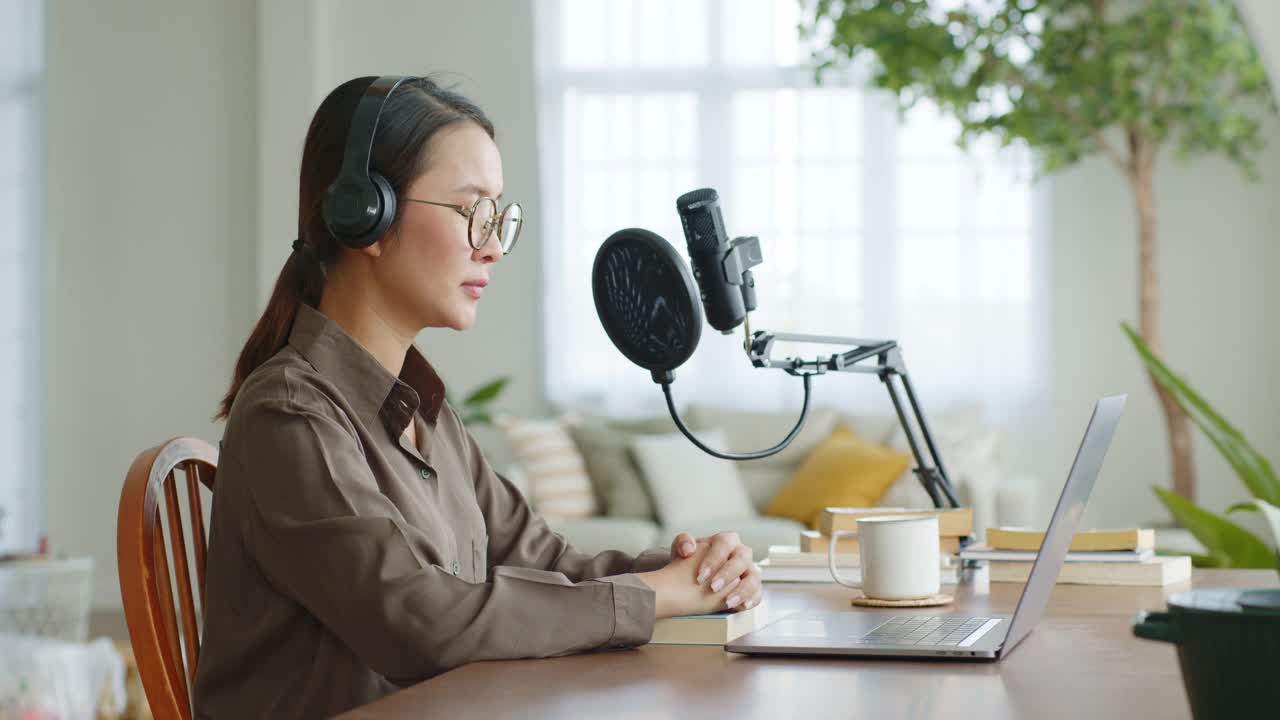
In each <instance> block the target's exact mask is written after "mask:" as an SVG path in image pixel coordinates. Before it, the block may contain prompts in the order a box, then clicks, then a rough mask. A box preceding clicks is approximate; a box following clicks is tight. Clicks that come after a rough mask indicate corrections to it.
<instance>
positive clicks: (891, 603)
mask: <svg viewBox="0 0 1280 720" xmlns="http://www.w3.org/2000/svg"><path fill="white" fill-rule="evenodd" d="M953 600H955V598H953V597H951V596H950V595H945V594H942V593H939V594H937V595H931V596H930V597H927V598H916V599H915V600H877V599H875V598H869V597H867V596H866V595H855V596H854V597H853V604H854V605H863V606H866V607H933V606H934V605H950V604H951V602H952V601H953Z"/></svg>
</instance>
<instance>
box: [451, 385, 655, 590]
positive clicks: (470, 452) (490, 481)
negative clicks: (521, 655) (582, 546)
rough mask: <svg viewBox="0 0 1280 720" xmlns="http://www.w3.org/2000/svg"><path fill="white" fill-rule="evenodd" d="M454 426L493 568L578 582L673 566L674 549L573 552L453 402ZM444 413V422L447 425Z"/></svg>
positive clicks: (452, 415) (452, 417)
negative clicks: (492, 458)
mask: <svg viewBox="0 0 1280 720" xmlns="http://www.w3.org/2000/svg"><path fill="white" fill-rule="evenodd" d="M444 407H445V408H448V410H447V412H448V413H449V422H450V423H456V424H457V429H458V432H459V433H461V435H462V436H463V437H464V438H465V441H466V448H467V450H466V452H467V462H468V464H469V466H470V467H471V469H472V473H473V476H474V479H475V483H476V499H477V500H478V501H479V503H480V510H481V512H483V513H484V520H485V527H486V528H487V532H488V533H489V546H488V552H489V561H490V564H491V565H495V566H499V565H507V566H516V567H527V568H541V569H545V570H552V571H555V572H559V573H563V574H564V576H565V577H567V578H569V579H570V580H573V581H575V582H576V581H581V580H590V579H593V578H602V577H608V576H614V575H621V574H624V573H639V572H648V571H650V570H657V569H659V568H662V567H665V566H666V565H667V564H668V563H670V562H671V551H670V550H664V549H661V548H653V549H650V550H646V551H644V552H642V553H641V554H639V555H631V554H629V553H625V552H622V551H620V550H606V551H604V552H602V553H599V554H597V555H587V554H585V553H580V552H578V551H577V550H574V549H573V547H572V546H570V545H569V542H568V541H567V540H565V539H564V536H563V535H561V534H559V533H557V532H555V531H554V530H552V529H551V527H550V526H548V525H547V521H546V520H545V519H543V517H542V516H541V515H539V514H537V513H536V512H534V511H533V508H531V507H530V506H529V503H528V501H527V500H525V498H524V495H522V494H521V493H520V491H519V490H517V489H516V487H515V486H514V485H512V484H511V482H510V481H509V480H507V479H506V478H505V477H503V476H502V475H500V474H498V473H497V472H495V471H494V470H493V467H492V466H491V465H490V464H489V461H488V460H487V459H485V457H484V453H482V452H481V451H480V448H479V445H477V444H476V441H475V439H474V438H472V437H471V434H470V433H469V432H467V430H466V428H465V427H463V426H462V422H461V420H459V419H458V417H457V414H456V413H455V412H454V411H453V409H452V408H450V407H449V406H448V404H445V405H444ZM444 421H445V420H444V415H443V414H442V416H441V420H440V422H444Z"/></svg>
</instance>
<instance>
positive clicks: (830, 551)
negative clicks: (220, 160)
mask: <svg viewBox="0 0 1280 720" xmlns="http://www.w3.org/2000/svg"><path fill="white" fill-rule="evenodd" d="M857 534H858V533H857V532H855V531H853V530H836V531H835V532H832V533H831V544H830V545H829V546H828V547H827V569H829V570H830V571H831V577H832V579H834V580H835V581H836V582H838V583H840V584H841V585H843V586H845V587H851V588H861V587H862V584H861V583H859V584H857V585H855V584H853V583H849V582H845V580H844V578H842V577H840V571H839V570H836V545H837V544H838V543H837V541H838V540H839V539H840V538H842V537H844V536H846V535H855V536H856V535H857ZM859 569H861V568H859Z"/></svg>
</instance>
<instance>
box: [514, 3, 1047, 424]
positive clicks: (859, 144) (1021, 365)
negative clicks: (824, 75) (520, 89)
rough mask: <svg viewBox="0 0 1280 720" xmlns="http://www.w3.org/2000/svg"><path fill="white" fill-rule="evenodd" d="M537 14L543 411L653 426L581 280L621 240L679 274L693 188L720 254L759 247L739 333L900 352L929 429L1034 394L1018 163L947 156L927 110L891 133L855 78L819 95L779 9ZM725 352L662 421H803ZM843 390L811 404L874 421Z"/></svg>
mask: <svg viewBox="0 0 1280 720" xmlns="http://www.w3.org/2000/svg"><path fill="white" fill-rule="evenodd" d="M535 7H536V10H535V12H537V13H538V17H537V21H538V28H537V33H538V42H537V47H538V56H539V57H538V62H539V64H538V84H539V89H538V96H539V102H540V132H541V137H540V143H541V153H542V168H543V195H542V196H543V198H545V202H544V208H542V212H541V214H542V216H543V217H542V222H543V225H542V229H543V232H542V237H543V238H544V243H543V245H544V252H545V260H546V263H545V267H546V289H547V295H546V331H547V337H548V338H549V340H548V342H547V344H546V347H547V355H548V356H547V358H546V363H545V365H546V367H547V392H548V396H549V397H550V399H551V400H552V401H553V402H555V403H557V404H562V405H571V406H586V407H592V408H597V409H601V410H604V411H608V412H622V413H627V412H632V411H644V412H648V411H652V410H654V409H657V408H660V407H662V405H663V400H662V393H661V392H659V391H658V390H657V389H656V387H655V386H654V385H653V383H652V381H651V380H650V379H649V375H648V373H647V372H645V371H643V370H640V369H639V368H636V367H634V366H632V365H630V364H629V363H628V362H627V361H626V359H625V358H623V357H622V356H621V354H619V353H618V352H617V351H616V349H615V348H614V347H613V346H612V345H611V344H610V342H609V340H608V337H607V336H606V335H605V333H604V331H603V330H602V329H601V327H600V325H599V321H598V319H597V317H596V313H595V307H594V303H593V301H592V299H591V297H592V296H591V289H590V276H591V265H592V261H593V260H594V257H595V252H596V250H597V249H598V248H599V246H600V244H601V243H602V242H603V241H604V239H605V238H606V237H608V236H609V235H610V234H611V233H613V232H614V231H616V230H618V229H621V228H625V227H632V226H639V227H645V228H648V229H650V230H653V231H654V232H656V233H658V234H659V235H661V236H663V237H664V238H665V239H666V240H667V241H668V242H670V243H671V244H672V245H674V246H675V247H676V249H677V250H678V251H679V252H680V254H681V255H682V256H686V257H687V255H686V253H685V242H684V236H683V234H682V233H681V230H680V223H679V219H678V217H677V215H676V211H675V199H676V197H677V196H679V195H680V194H682V193H684V192H686V191H688V190H692V189H695V188H699V187H713V188H716V189H717V191H718V192H719V194H720V203H721V208H722V210H723V212H724V216H725V223H726V226H727V228H728V230H729V233H730V236H737V235H756V236H759V237H760V240H761V245H762V249H763V253H764V264H763V265H761V266H759V267H757V268H756V269H755V271H754V272H755V277H756V283H757V286H758V297H759V309H758V311H757V312H755V313H753V314H752V318H751V322H752V328H753V329H762V328H767V329H770V330H773V331H775V332H801V333H821V334H828V335H840V336H851V337H861V338H891V339H896V340H898V341H899V342H900V343H901V345H902V347H903V353H904V358H905V360H906V363H907V367H908V369H909V371H910V372H911V375H912V379H913V381H914V383H915V384H916V386H917V388H919V389H920V391H921V395H922V402H924V404H925V407H926V409H930V410H932V409H939V408H942V409H945V408H946V407H948V406H954V405H960V404H970V403H974V402H981V403H982V405H983V406H984V407H985V408H986V409H987V410H988V411H995V414H997V415H998V414H1000V411H1002V410H1011V409H1013V408H1014V407H1015V406H1016V405H1018V403H1020V402H1022V401H1025V399H1026V398H1027V397H1028V395H1029V394H1030V393H1031V392H1033V391H1034V390H1035V389H1036V387H1037V386H1038V378H1039V377H1041V373H1043V372H1045V371H1044V369H1043V364H1042V363H1040V362H1037V360H1038V356H1039V355H1040V352H1039V349H1038V348H1039V340H1038V337H1039V336H1038V334H1037V333H1038V330H1037V328H1038V327H1039V326H1040V324H1041V323H1040V322H1039V321H1040V320H1041V318H1042V316H1046V315H1047V313H1044V312H1043V310H1042V305H1043V302H1042V301H1041V300H1040V293H1039V291H1038V290H1037V288H1036V283H1035V282H1034V276H1035V268H1036V247H1037V243H1036V242H1035V241H1034V237H1035V233H1034V232H1033V227H1032V213H1031V206H1032V197H1031V180H1032V174H1031V169H1030V164H1029V160H1028V158H1027V156H1026V154H1025V153H1019V152H1017V151H1015V150H1010V149H999V148H996V147H993V146H991V145H983V144H980V143H979V144H978V145H977V146H976V147H973V148H971V150H970V151H969V152H962V151H961V150H959V149H958V148H957V147H956V146H955V138H956V132H957V128H956V127H954V126H953V124H952V123H951V122H949V121H948V120H947V119H946V118H943V117H940V116H939V115H938V114H937V113H936V112H934V111H933V110H932V109H931V108H930V107H929V106H928V105H927V104H925V103H921V104H918V105H917V107H916V108H915V109H913V110H912V111H911V112H910V113H908V114H907V115H906V116H905V117H903V118H900V117H899V114H898V112H897V109H896V107H895V105H894V103H893V99H892V98H891V97H890V96H888V95H887V94H885V93H883V92H880V91H875V90H870V89H866V88H864V87H863V83H861V82H860V81H859V79H858V78H859V74H860V73H859V72H858V71H856V70H855V71H850V72H848V73H847V74H845V75H844V76H842V78H841V79H840V82H839V83H838V84H833V81H832V80H828V81H827V82H825V83H824V84H823V85H822V86H820V87H819V86H816V85H815V84H814V82H813V73H812V71H811V70H810V69H809V68H808V66H807V57H808V50H807V49H806V48H804V47H802V42H801V40H800V38H799V34H798V32H797V31H796V26H797V23H798V22H799V19H800V17H799V12H800V9H799V7H798V3H796V2H795V0H733V1H732V2H730V1H729V0H663V1H661V2H656V1H653V0H645V1H644V2H641V1H639V0H616V1H614V2H598V1H596V0H559V1H558V2H554V1H553V2H546V3H541V2H540V3H538V4H537V5H536V6H535ZM741 343H742V334H741V330H739V332H738V333H737V334H734V335H732V336H722V335H720V334H719V333H716V332H715V331H714V330H712V329H710V328H708V329H706V330H705V331H704V333H703V335H702V340H701V343H700V344H699V347H698V351H697V352H696V353H695V354H694V356H693V358H692V359H691V360H690V361H689V363H687V364H686V365H685V366H683V367H682V368H681V369H679V370H677V372H676V376H677V381H676V383H675V385H674V386H673V391H674V394H675V397H676V399H677V402H678V403H687V402H691V401H692V402H706V403H711V404H717V405H722V406H731V407H734V406H736V407H741V408H758V409H782V408H789V407H798V405H797V403H798V400H799V398H800V396H801V394H802V388H801V385H800V383H799V382H798V381H797V380H795V379H794V378H791V377H790V376H788V375H786V374H785V373H782V372H777V371H762V370H755V369H753V368H751V367H750V364H749V363H748V362H747V360H746V357H745V355H744V353H743V351H742V349H741ZM839 349H840V348H838V347H823V346H807V347H795V346H792V347H791V348H790V350H791V351H793V352H800V353H801V354H803V355H804V356H806V357H808V356H815V355H823V354H829V353H832V352H836V351H838V350H839ZM783 354H791V353H790V352H788V348H787V347H780V348H779V352H775V357H777V356H781V355H783ZM838 377H839V378H841V379H837V376H829V377H824V378H822V379H820V380H818V381H817V382H815V390H816V397H817V398H818V401H819V402H822V403H824V404H828V405H834V406H837V407H842V406H850V407H856V406H863V405H864V403H865V401H866V399H867V398H870V397H875V398H879V399H881V400H883V401H884V402H885V404H886V407H887V399H885V398H884V391H883V389H882V388H880V387H879V383H878V382H874V381H868V380H867V379H866V378H865V377H861V376H856V377H855V376H851V375H840V376H838ZM859 377H861V379H858V378H859Z"/></svg>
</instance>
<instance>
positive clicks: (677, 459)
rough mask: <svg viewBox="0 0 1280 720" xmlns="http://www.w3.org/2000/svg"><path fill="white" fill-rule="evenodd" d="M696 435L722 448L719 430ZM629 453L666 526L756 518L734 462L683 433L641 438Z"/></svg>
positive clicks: (673, 526)
mask: <svg viewBox="0 0 1280 720" xmlns="http://www.w3.org/2000/svg"><path fill="white" fill-rule="evenodd" d="M697 435H698V439H699V440H701V441H702V442H703V443H705V444H706V445H709V446H710V447H713V448H717V449H718V448H722V447H724V433H722V432H720V431H719V430H712V431H709V432H700V433H697ZM631 452H632V454H633V455H634V456H635V459H636V464H637V465H638V466H639V467H640V471H641V473H643V474H644V479H645V482H646V483H647V484H648V485H649V493H650V494H651V495H652V496H653V504H654V506H655V507H656V508H657V510H658V518H659V519H660V520H661V521H662V524H663V525H665V526H667V527H670V528H679V527H684V526H689V525H692V524H694V523H696V522H702V521H706V520H710V519H716V518H728V519H733V518H749V517H755V515H756V512H755V508H753V507H752V506H751V500H750V498H748V497H747V491H746V489H745V488H743V486H742V481H741V479H739V477H738V468H737V467H736V466H735V465H734V461H732V460H722V459H720V458H718V457H713V456H711V455H708V454H707V453H705V452H703V451H702V450H699V449H698V448H697V446H695V445H694V444H693V443H691V442H689V439H688V438H686V437H685V436H684V435H683V434H681V433H671V434H667V435H637V436H636V437H635V438H634V439H633V440H632V441H631Z"/></svg>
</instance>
